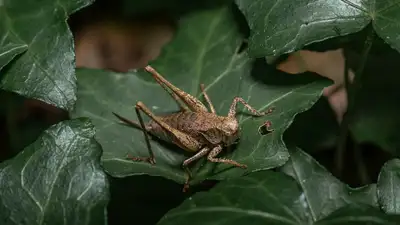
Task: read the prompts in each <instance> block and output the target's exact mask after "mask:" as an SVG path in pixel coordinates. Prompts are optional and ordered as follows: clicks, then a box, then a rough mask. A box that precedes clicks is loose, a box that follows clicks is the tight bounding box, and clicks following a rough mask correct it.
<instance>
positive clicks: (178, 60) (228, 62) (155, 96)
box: [72, 8, 328, 183]
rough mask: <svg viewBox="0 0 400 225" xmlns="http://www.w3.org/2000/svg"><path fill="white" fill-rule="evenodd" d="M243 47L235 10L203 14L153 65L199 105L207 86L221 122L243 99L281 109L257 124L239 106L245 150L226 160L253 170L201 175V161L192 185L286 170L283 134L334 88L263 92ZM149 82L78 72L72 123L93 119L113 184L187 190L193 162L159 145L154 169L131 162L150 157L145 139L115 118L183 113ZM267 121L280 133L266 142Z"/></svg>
mask: <svg viewBox="0 0 400 225" xmlns="http://www.w3.org/2000/svg"><path fill="white" fill-rule="evenodd" d="M242 40H243V38H242V36H241V35H240V33H239V31H238V29H237V27H236V26H235V22H234V20H233V18H232V15H231V12H230V10H229V8H219V9H214V10H208V11H202V12H198V13H195V14H192V15H190V16H189V17H185V18H183V19H182V20H181V23H180V29H179V32H178V33H177V34H176V37H175V39H174V40H173V42H172V43H171V44H170V45H168V46H167V48H166V49H165V51H164V52H163V54H162V55H161V56H160V57H159V58H158V59H157V61H156V62H155V63H154V68H155V69H156V70H158V71H159V72H160V73H161V74H163V75H165V77H166V79H168V80H170V81H171V82H172V83H173V84H175V85H176V86H177V87H179V88H181V89H182V90H184V91H187V92H188V93H190V94H193V95H195V96H197V97H199V98H200V90H199V89H200V88H199V85H200V84H201V83H204V84H205V86H206V91H207V92H208V94H209V95H210V98H211V100H212V101H213V103H214V105H215V106H216V110H217V113H218V114H219V115H227V113H228V110H229V106H230V105H231V103H232V100H233V98H234V97H235V96H240V97H243V98H244V99H245V100H247V101H248V102H249V104H250V105H252V106H254V107H255V108H256V109H259V110H260V111H264V110H266V109H267V108H269V107H271V106H275V111H274V113H273V114H272V115H269V116H265V117H261V118H260V117H258V118H256V117H249V115H248V114H244V113H240V111H244V109H243V106H242V105H239V109H238V112H239V113H238V116H237V118H238V120H239V121H240V126H241V129H242V132H241V139H240V144H239V145H238V146H237V148H236V149H235V150H234V151H232V152H229V153H228V154H226V157H228V158H231V159H233V160H237V161H239V162H241V163H245V164H247V165H248V167H249V168H248V170H247V171H246V170H242V169H239V168H232V167H229V166H227V165H223V164H218V165H217V164H213V163H206V164H205V165H204V167H201V168H200V166H201V161H202V160H200V162H199V163H197V164H196V165H195V169H193V168H192V172H193V174H194V180H193V183H197V182H199V181H202V180H204V179H206V178H210V179H224V178H227V177H234V176H240V175H243V174H244V173H245V172H250V171H256V170H264V169H270V168H274V167H277V166H280V165H283V164H284V163H285V162H286V161H287V159H288V157H289V155H288V153H287V151H286V147H285V145H284V143H283V141H282V134H283V132H284V131H285V130H286V128H287V127H288V126H289V125H290V123H291V122H292V120H293V117H294V116H295V115H296V114H297V113H299V112H302V111H304V110H306V109H308V108H310V107H311V106H312V105H313V103H314V102H315V101H316V100H317V99H318V98H319V97H320V95H321V94H322V89H323V88H324V87H325V86H326V85H327V83H328V82H324V81H315V80H314V81H311V82H308V83H306V82H303V83H302V84H294V85H288V84H286V85H278V84H263V83H261V82H260V81H257V80H256V79H255V78H254V77H252V76H251V66H252V62H253V61H252V60H251V59H250V58H249V57H248V55H247V53H246V52H242V53H238V49H239V48H240V46H241V43H242ZM258 74H259V75H262V77H269V78H270V79H271V80H274V79H279V78H280V76H278V74H272V73H267V72H265V71H258ZM143 75H144V76H142V74H141V73H140V74H139V73H131V74H116V73H111V72H101V71H96V70H79V72H78V75H77V77H78V85H79V88H78V101H77V105H76V110H75V111H74V112H73V113H72V116H73V117H81V116H87V117H90V118H92V119H93V121H94V123H95V125H96V127H97V131H98V132H97V133H96V134H97V139H98V140H99V142H100V143H101V145H102V147H103V149H104V154H103V159H102V160H103V165H104V168H105V169H106V170H107V171H108V172H109V173H110V174H111V175H112V176H117V177H124V176H130V175H139V174H150V175H153V176H164V177H166V178H169V179H172V180H175V181H177V182H180V183H183V182H184V181H185V177H186V176H185V173H184V171H183V170H182V169H181V164H182V162H183V160H184V159H186V158H187V155H186V156H185V155H184V154H182V153H183V150H180V149H178V147H176V146H168V147H167V146H166V145H161V144H160V143H159V142H157V141H153V144H152V145H153V150H154V152H155V157H156V160H157V164H156V165H154V166H152V165H150V164H148V163H145V162H133V161H131V160H129V159H126V156H127V154H130V155H133V156H148V151H147V148H146V145H145V142H144V138H143V133H142V132H141V131H140V130H138V129H135V128H131V127H128V126H125V125H121V123H119V121H118V120H117V118H115V117H114V116H113V115H112V112H117V113H119V114H121V115H122V116H124V117H127V118H129V119H132V120H137V119H136V115H135V110H134V104H135V103H136V102H137V101H139V100H140V101H142V102H144V104H146V105H147V106H148V107H149V108H150V109H151V110H153V111H154V113H155V114H160V113H171V112H174V111H177V110H178V107H177V105H176V103H175V102H174V101H173V100H172V99H171V97H170V96H169V95H168V94H167V93H166V92H165V91H164V90H163V89H162V88H161V87H160V86H159V85H157V84H155V82H154V81H153V80H152V78H151V76H150V75H149V74H147V73H145V74H143ZM279 75H280V74H279ZM288 80H289V81H290V80H291V79H288ZM200 99H201V98H200ZM266 120H271V121H272V124H273V129H275V131H274V132H272V133H271V134H268V135H264V136H262V135H260V134H259V132H258V128H259V126H261V125H263V124H264V122H265V121H266Z"/></svg>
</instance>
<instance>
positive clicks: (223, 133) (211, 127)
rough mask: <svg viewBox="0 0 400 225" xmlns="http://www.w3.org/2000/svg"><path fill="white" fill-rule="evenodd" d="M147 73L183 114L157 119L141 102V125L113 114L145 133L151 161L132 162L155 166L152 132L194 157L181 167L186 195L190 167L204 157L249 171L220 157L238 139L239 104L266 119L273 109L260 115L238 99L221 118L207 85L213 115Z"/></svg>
mask: <svg viewBox="0 0 400 225" xmlns="http://www.w3.org/2000/svg"><path fill="white" fill-rule="evenodd" d="M145 70H146V71H147V72H149V73H151V74H152V75H153V78H154V79H155V80H156V81H157V83H158V84H159V85H160V86H161V87H163V88H164V89H165V90H166V91H167V92H168V93H169V94H170V95H171V97H172V98H173V99H174V100H175V101H176V102H177V103H178V105H179V106H180V111H179V112H176V113H172V114H169V115H166V116H156V115H154V114H153V113H152V112H151V111H150V110H149V109H148V108H147V107H146V106H145V105H144V104H143V103H142V102H140V101H139V102H137V103H136V106H135V110H136V114H137V117H138V120H139V123H138V122H135V121H131V120H128V119H126V118H123V117H121V116H120V115H118V114H116V113H114V115H115V116H117V117H118V118H119V119H120V120H122V121H123V122H125V123H127V124H130V125H133V126H135V127H137V128H139V129H141V130H143V133H144V138H145V141H146V145H147V149H148V151H149V157H129V158H130V159H132V160H135V161H147V162H149V163H151V164H155V163H156V162H155V158H154V154H153V151H152V149H151V146H150V141H149V137H148V133H147V132H149V133H150V134H152V135H154V136H156V137H157V138H160V139H162V140H164V141H168V142H172V143H173V144H175V145H177V146H178V147H180V148H182V149H183V150H186V151H188V152H192V153H195V155H194V156H192V157H190V158H188V159H186V160H185V161H184V162H183V164H182V166H183V168H184V169H185V170H186V172H187V179H186V182H185V185H184V190H183V191H185V190H186V189H187V188H188V186H189V180H190V177H191V175H190V171H189V169H188V166H189V164H191V163H192V162H194V161H196V160H197V159H199V158H201V157H204V156H207V160H208V161H211V162H215V163H225V164H230V165H233V166H236V167H240V168H244V169H245V168H247V165H244V164H241V163H238V162H236V161H234V160H231V159H225V158H218V157H217V156H218V154H219V153H220V152H221V151H222V150H223V147H226V146H229V145H232V144H233V143H235V142H236V141H238V139H239V130H240V128H239V122H238V121H237V119H236V117H235V116H236V106H237V103H239V102H241V103H242V104H243V105H244V106H245V107H246V108H247V109H248V110H249V111H250V112H252V114H253V115H255V116H264V115H266V114H269V113H271V112H272V111H273V108H270V109H268V110H267V111H265V112H263V113H260V112H258V111H257V110H255V109H254V108H253V107H251V106H250V105H249V104H248V103H247V102H245V101H244V100H243V99H242V98H240V97H235V98H234V99H233V102H232V104H231V106H230V109H229V113H228V116H218V115H217V114H216V112H215V109H214V106H213V104H212V103H211V100H210V98H209V97H208V95H207V93H206V92H205V89H204V84H201V85H200V89H201V91H202V94H203V96H204V98H205V100H206V101H207V103H208V106H209V107H210V112H209V111H208V109H207V108H206V106H204V104H203V103H202V102H200V101H199V100H198V99H196V98H195V97H193V96H192V95H190V94H188V93H186V92H184V91H182V90H180V89H179V88H177V87H175V86H174V85H173V84H171V83H170V82H168V81H167V80H166V79H165V78H164V77H162V76H161V75H160V74H159V73H158V72H157V71H156V70H155V69H153V68H152V67H151V66H146V67H145ZM169 89H170V90H169ZM181 101H182V102H181ZM139 111H142V112H144V113H145V114H146V115H147V116H149V117H150V118H151V119H152V120H151V121H150V122H149V123H147V124H146V125H145V124H144V122H143V118H142V116H141V114H140V112H139Z"/></svg>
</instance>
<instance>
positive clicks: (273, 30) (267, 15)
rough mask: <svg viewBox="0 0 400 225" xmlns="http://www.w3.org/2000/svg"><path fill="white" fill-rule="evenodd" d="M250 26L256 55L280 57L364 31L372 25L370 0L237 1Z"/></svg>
mask: <svg viewBox="0 0 400 225" xmlns="http://www.w3.org/2000/svg"><path fill="white" fill-rule="evenodd" d="M235 2H236V4H237V5H238V7H239V9H240V10H241V11H242V13H243V14H244V16H245V17H246V20H247V22H248V24H249V27H250V38H249V48H250V54H251V55H253V56H277V55H282V54H284V53H288V52H292V51H295V50H298V49H300V48H302V47H303V46H305V45H307V44H310V43H313V42H317V41H323V40H325V39H328V38H332V37H335V36H338V35H346V34H350V33H354V32H357V31H360V30H361V29H362V28H364V27H365V26H366V25H367V24H368V23H369V22H370V18H369V17H368V12H367V11H368V10H367V6H368V1H358V2H355V1H322V2H321V1H318V0H307V1H280V0H253V1H247V0H236V1H235Z"/></svg>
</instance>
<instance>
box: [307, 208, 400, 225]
mask: <svg viewBox="0 0 400 225" xmlns="http://www.w3.org/2000/svg"><path fill="white" fill-rule="evenodd" d="M399 221H400V216H393V215H387V214H384V213H383V212H381V211H379V209H377V208H375V207H372V206H369V205H357V204H352V205H348V206H345V207H343V208H341V209H339V210H337V211H335V212H333V213H332V214H330V215H329V216H327V217H326V218H324V219H322V220H320V221H318V222H317V223H315V225H328V224H329V225H334V224H337V225H396V224H399Z"/></svg>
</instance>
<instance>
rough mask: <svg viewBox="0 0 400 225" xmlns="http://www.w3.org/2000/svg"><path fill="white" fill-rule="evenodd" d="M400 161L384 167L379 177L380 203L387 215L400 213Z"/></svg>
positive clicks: (386, 164) (392, 161) (388, 163)
mask: <svg viewBox="0 0 400 225" xmlns="http://www.w3.org/2000/svg"><path fill="white" fill-rule="evenodd" d="M399 187H400V159H393V160H390V161H388V162H387V163H385V165H383V167H382V170H381V172H380V174H379V177H378V183H377V188H378V201H379V204H380V206H381V207H382V209H383V210H384V211H385V212H386V213H396V214H399V213H400V189H399Z"/></svg>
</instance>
